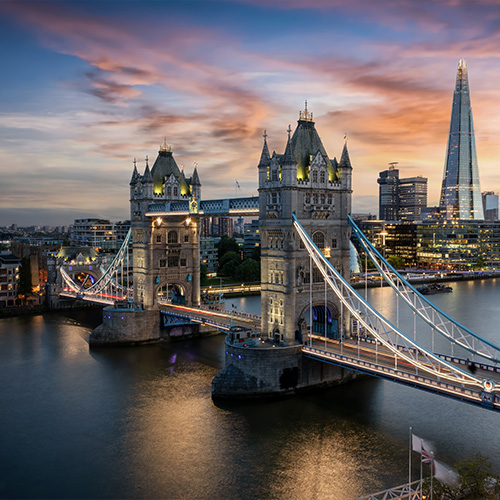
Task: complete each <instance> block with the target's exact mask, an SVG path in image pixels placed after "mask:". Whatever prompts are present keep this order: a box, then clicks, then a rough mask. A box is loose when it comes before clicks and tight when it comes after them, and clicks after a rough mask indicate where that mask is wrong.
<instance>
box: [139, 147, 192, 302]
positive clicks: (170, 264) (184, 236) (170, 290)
mask: <svg viewBox="0 0 500 500" xmlns="http://www.w3.org/2000/svg"><path fill="white" fill-rule="evenodd" d="M200 198H201V182H200V178H199V175H198V171H197V168H196V165H195V168H194V171H193V175H192V177H191V178H188V179H186V177H185V176H184V172H183V170H182V171H181V170H180V169H179V167H178V166H177V163H176V161H175V159H174V157H173V154H172V149H171V147H170V146H169V145H167V144H166V142H165V143H164V144H163V145H162V146H160V150H159V151H158V156H157V158H156V161H155V163H154V165H153V168H152V169H150V168H149V162H148V158H147V157H146V166H145V169H144V174H143V175H140V174H139V172H138V170H137V165H136V161H135V160H134V170H133V173H132V178H131V180H130V218H131V226H132V241H133V243H132V248H133V266H134V303H135V305H136V306H138V307H141V308H143V309H156V308H157V306H158V295H159V294H161V293H163V294H164V295H166V296H168V298H169V299H171V300H172V301H176V302H178V303H184V304H186V305H195V306H197V305H199V304H200V279H199V278H200V241H199V240H200V234H199V227H198V217H197V215H196V214H197V212H198V210H197V206H198V203H199V200H200ZM158 201H161V202H164V204H165V207H167V206H169V205H170V204H173V203H176V202H189V207H190V208H189V214H188V215H186V214H182V215H178V214H172V215H169V216H168V217H163V218H161V217H157V216H156V215H155V214H154V211H150V208H151V206H152V205H153V204H154V203H158ZM167 211H169V210H167Z"/></svg>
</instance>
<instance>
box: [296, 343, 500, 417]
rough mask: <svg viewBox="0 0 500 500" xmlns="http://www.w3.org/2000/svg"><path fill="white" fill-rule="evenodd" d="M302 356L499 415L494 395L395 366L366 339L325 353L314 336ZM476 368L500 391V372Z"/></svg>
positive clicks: (391, 358)
mask: <svg viewBox="0 0 500 500" xmlns="http://www.w3.org/2000/svg"><path fill="white" fill-rule="evenodd" d="M400 349H401V350H402V347H401V348H400ZM303 353H304V355H305V356H307V357H309V358H312V359H317V360H320V361H323V362H326V363H330V364H335V365H338V366H342V367H344V368H349V369H351V370H354V371H357V372H361V373H366V374H369V375H373V376H376V377H379V378H385V379H388V380H392V381H393V382H398V383H401V384H404V385H409V386H412V387H416V388H418V389H422V390H426V391H429V392H434V393H437V394H441V395H443V396H448V397H451V398H453V399H458V400H461V401H464V402H467V403H471V404H475V405H479V406H482V407H484V408H488V409H491V410H496V411H500V397H499V396H498V395H497V394H495V393H494V392H491V393H488V392H485V391H482V390H480V389H479V388H478V387H477V386H472V385H457V384H456V383H451V382H449V381H446V380H440V379H439V377H437V376H435V375H434V374H432V373H429V372H424V371H422V370H420V373H419V371H418V369H417V368H416V367H415V366H413V365H411V364H410V363H408V362H406V361H404V360H401V359H397V362H396V361H395V357H394V354H393V353H392V352H391V351H389V350H388V349H387V348H385V347H383V346H381V345H380V344H379V345H378V346H377V345H376V344H375V342H373V341H371V340H370V339H368V341H366V340H365V339H363V342H359V343H358V341H357V340H356V339H344V340H343V341H342V342H339V341H338V340H330V339H328V341H327V343H326V349H325V339H324V337H318V336H313V339H311V341H309V339H308V340H307V343H306V345H304V347H303ZM438 356H440V357H441V358H443V359H445V360H446V361H448V362H450V363H452V364H454V365H456V366H459V367H460V368H462V369H463V370H467V369H468V367H467V364H468V360H464V359H461V358H457V357H451V356H444V355H441V354H439V355H438ZM475 367H476V371H475V372H474V374H475V375H476V376H478V377H481V378H483V379H484V380H490V381H492V382H493V383H494V384H495V386H496V387H497V388H500V368H498V367H495V366H491V365H486V364H483V363H477V362H476V363H475ZM443 373H444V372H443Z"/></svg>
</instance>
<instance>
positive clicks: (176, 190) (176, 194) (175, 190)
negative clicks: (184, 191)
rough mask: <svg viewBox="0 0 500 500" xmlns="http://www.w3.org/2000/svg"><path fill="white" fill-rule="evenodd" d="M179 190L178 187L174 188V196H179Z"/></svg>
mask: <svg viewBox="0 0 500 500" xmlns="http://www.w3.org/2000/svg"><path fill="white" fill-rule="evenodd" d="M178 193H179V190H178V189H177V186H175V187H174V196H178Z"/></svg>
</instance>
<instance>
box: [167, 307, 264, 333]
mask: <svg viewBox="0 0 500 500" xmlns="http://www.w3.org/2000/svg"><path fill="white" fill-rule="evenodd" d="M160 310H162V311H165V312H168V313H171V314H174V315H176V316H181V317H185V318H188V319H190V320H192V321H195V322H198V323H203V324H207V325H212V326H215V327H216V328H218V329H221V330H229V328H231V326H244V327H246V328H250V329H252V330H254V331H260V316H257V315H255V314H249V313H243V312H238V311H226V310H222V311H218V310H214V309H209V308H208V307H207V306H203V307H201V308H198V307H188V306H181V305H175V304H170V303H167V302H160Z"/></svg>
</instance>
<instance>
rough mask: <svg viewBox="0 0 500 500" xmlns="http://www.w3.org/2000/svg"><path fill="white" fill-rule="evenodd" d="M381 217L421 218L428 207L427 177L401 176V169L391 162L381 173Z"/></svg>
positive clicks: (385, 218)
mask: <svg viewBox="0 0 500 500" xmlns="http://www.w3.org/2000/svg"><path fill="white" fill-rule="evenodd" d="M377 182H378V184H379V219H380V220H386V221H417V220H421V217H422V209H425V208H426V207H427V178H426V177H422V176H417V177H408V178H404V179H403V178H400V177H399V170H398V169H397V168H394V164H391V166H390V167H389V169H388V170H383V171H382V172H380V173H379V177H378V179H377Z"/></svg>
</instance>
